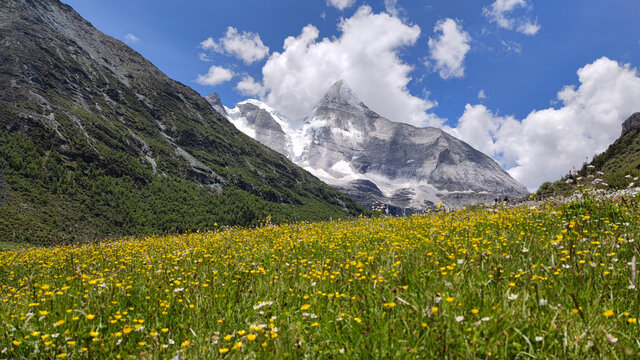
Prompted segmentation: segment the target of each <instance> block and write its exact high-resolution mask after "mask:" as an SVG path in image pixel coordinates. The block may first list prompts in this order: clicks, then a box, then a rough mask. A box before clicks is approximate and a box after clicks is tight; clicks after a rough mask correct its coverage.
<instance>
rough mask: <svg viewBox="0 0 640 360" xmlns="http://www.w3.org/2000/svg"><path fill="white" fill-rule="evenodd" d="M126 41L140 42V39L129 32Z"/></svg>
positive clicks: (129, 42)
mask: <svg viewBox="0 0 640 360" xmlns="http://www.w3.org/2000/svg"><path fill="white" fill-rule="evenodd" d="M124 41H125V42H126V43H128V44H133V43H137V42H139V41H140V39H139V38H138V37H137V36H135V35H134V34H132V33H128V34H127V35H125V36H124Z"/></svg>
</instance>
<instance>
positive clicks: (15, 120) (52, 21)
mask: <svg viewBox="0 0 640 360" xmlns="http://www.w3.org/2000/svg"><path fill="white" fill-rule="evenodd" d="M0 85H1V86H0V235H1V236H2V237H3V239H2V240H4V241H19V242H47V243H55V242H60V241H65V242H66V241H69V242H72V241H80V240H85V239H93V238H102V237H112V236H122V235H130V234H131V235H133V234H136V235H138V234H148V233H161V232H180V231H186V230H195V229H203V228H212V227H214V226H215V225H214V224H215V223H218V224H219V225H222V224H226V225H236V224H239V225H254V224H257V223H259V221H261V220H264V219H265V218H267V217H268V216H271V217H272V220H273V221H276V222H279V221H294V220H318V219H328V218H330V217H345V216H353V215H357V214H361V213H362V212H363V211H366V210H364V209H363V208H362V207H360V206H358V205H356V204H355V203H354V202H353V201H351V200H350V199H348V198H347V197H346V196H343V195H342V194H340V193H339V192H337V191H335V190H333V189H331V188H330V187H328V186H327V185H324V184H323V183H322V182H320V181H319V180H317V179H316V178H315V177H313V176H311V175H310V174H308V173H307V172H305V171H304V170H302V169H300V168H298V167H296V166H295V165H293V164H292V163H291V162H289V161H288V160H287V159H286V158H285V157H283V156H281V155H279V154H277V153H276V152H274V151H271V150H270V149H268V148H266V147H264V146H262V145H260V144H259V143H257V142H255V141H253V140H252V139H250V138H249V137H247V136H245V135H244V134H242V133H240V132H239V131H237V130H236V129H235V128H234V127H233V125H231V124H230V123H229V122H227V121H226V120H225V119H223V118H222V117H221V116H220V115H219V114H218V113H216V112H215V111H214V110H212V109H211V107H210V106H209V104H208V103H207V102H206V100H205V99H203V98H202V97H200V96H199V95H198V94H197V93H196V92H195V91H193V90H192V89H190V88H189V87H187V86H184V85H182V84H180V83H178V82H176V81H173V80H171V79H170V78H168V77H167V76H166V75H164V74H163V73H162V72H160V71H159V70H158V69H157V68H156V67H154V66H153V65H152V64H151V63H150V62H148V61H147V60H145V59H144V58H143V57H142V56H140V55H139V54H138V53H136V52H135V51H133V50H132V49H131V48H129V47H128V46H126V45H125V44H123V43H122V42H120V41H118V40H115V39H113V38H110V37H108V36H106V35H104V34H102V33H100V32H99V31H98V30H96V29H95V28H94V27H93V26H92V25H91V24H90V23H88V22H87V21H85V20H84V19H82V18H81V17H80V16H79V15H78V14H77V13H75V12H74V11H73V10H72V9H71V8H70V7H69V6H67V5H64V4H62V3H60V2H59V1H58V0H4V1H2V2H1V3H0Z"/></svg>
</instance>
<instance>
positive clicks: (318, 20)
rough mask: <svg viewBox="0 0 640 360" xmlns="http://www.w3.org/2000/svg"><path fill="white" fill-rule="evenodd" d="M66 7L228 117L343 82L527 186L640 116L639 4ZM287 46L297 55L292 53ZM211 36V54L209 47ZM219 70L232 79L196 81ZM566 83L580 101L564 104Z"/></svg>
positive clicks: (245, 2) (118, 3)
mask: <svg viewBox="0 0 640 360" xmlns="http://www.w3.org/2000/svg"><path fill="white" fill-rule="evenodd" d="M64 2H65V3H67V4H69V5H71V6H72V7H73V8H74V9H75V10H76V11H78V12H79V13H80V14H81V15H82V16H83V17H84V18H86V19H87V20H89V21H90V22H91V23H92V24H93V25H94V26H95V27H96V28H98V29H99V30H101V31H102V32H104V33H106V34H107V35H110V36H112V37H114V38H117V39H120V40H122V41H125V42H127V43H128V44H129V45H130V46H131V47H132V48H133V49H135V50H137V51H138V52H140V53H141V54H142V55H143V56H144V57H146V58H147V59H149V60H150V61H151V62H152V63H153V64H155V65H156V66H157V67H158V68H159V69H160V70H162V71H163V72H165V73H166V74H167V75H169V76H170V77H171V78H173V79H176V80H178V81H180V82H182V83H184V84H186V85H188V86H190V87H192V88H194V89H195V90H196V91H198V92H199V93H200V94H202V95H207V94H209V93H211V92H217V93H219V94H220V96H221V98H222V101H223V103H224V104H225V105H227V106H229V107H232V106H233V105H234V104H235V103H237V102H239V101H241V100H244V99H246V98H247V97H259V98H261V99H262V100H264V101H266V102H267V103H268V104H269V105H271V106H273V107H275V108H276V109H278V110H280V111H282V112H283V113H285V115H288V116H290V117H292V118H297V117H300V116H303V115H304V113H305V111H306V110H307V109H308V108H310V107H311V106H312V104H313V103H314V101H316V100H317V98H319V96H320V95H321V93H322V92H324V91H325V90H326V88H327V87H328V86H329V85H330V83H331V82H333V81H335V80H338V79H339V78H345V77H346V79H345V80H347V82H348V83H349V84H350V85H351V86H352V87H353V88H354V90H355V91H356V93H358V94H360V96H361V97H362V98H363V100H364V101H365V103H367V105H369V106H370V107H371V108H373V109H374V110H376V111H378V112H379V113H381V114H382V115H384V116H387V117H389V118H391V119H392V120H395V121H405V122H408V123H411V124H414V125H418V126H424V125H434V126H439V127H443V128H445V129H446V130H447V131H449V132H451V133H452V134H454V135H456V136H458V137H460V138H462V139H463V140H465V141H467V142H469V143H470V144H471V145H473V146H474V147H476V148H478V149H479V150H481V151H483V152H485V153H487V154H488V155H490V156H492V157H493V158H494V159H496V161H498V162H499V163H500V164H501V165H502V166H503V167H504V168H505V169H507V170H508V171H509V172H510V173H511V174H512V175H513V176H514V177H516V179H518V180H520V181H521V182H523V183H524V184H525V185H527V186H528V187H529V188H530V189H533V188H535V187H536V186H537V185H539V183H540V182H542V181H544V180H553V179H555V178H557V177H558V176H559V175H561V174H564V173H566V172H567V171H568V170H569V169H570V168H571V167H572V166H579V165H580V164H581V162H582V161H584V159H585V158H586V157H591V156H592V155H593V154H594V153H596V152H599V151H602V150H604V149H605V148H606V146H607V145H608V144H609V143H610V142H611V141H613V140H614V139H615V138H616V137H617V135H619V132H620V129H619V123H621V122H622V120H624V118H623V117H625V116H628V115H630V114H631V113H632V112H635V111H640V101H635V103H634V101H633V98H632V97H633V96H636V94H640V89H639V88H637V87H639V86H640V85H638V84H640V82H639V81H640V78H638V73H637V71H636V70H635V68H636V67H637V66H638V65H639V64H640V22H638V21H637V14H640V2H638V1H636V0H608V1H601V0H582V1H577V0H566V1H538V0H488V1H479V0H457V1H450V0H445V1H422V0H421V1H408V0H395V1H394V0H375V1H362V0H306V1H299V0H278V1H265V0H236V1H188V2H180V3H177V2H175V1H165V0H160V1H157V0H156V1H142V0H139V1H128V0H127V1H124V0H110V1H97V0H96V1H86V0H85V1H81V0H64ZM526 25H529V27H528V28H527V27H526ZM229 27H232V28H233V29H234V32H231V33H228V31H229V30H228V29H229ZM436 28H437V31H436V30H435V29H436ZM303 29H306V30H307V32H306V33H305V32H304V31H303ZM376 31H377V32H376ZM303 33H304V34H306V35H308V36H307V37H304V36H302V35H301V34H303ZM128 34H132V35H133V36H129V37H127V35H128ZM225 36H226V37H227V40H238V38H242V37H243V36H244V38H245V40H247V39H248V40H251V41H254V40H256V39H258V37H259V43H256V42H255V41H254V42H253V45H256V44H258V46H257V48H254V49H248V50H255V51H256V55H255V56H254V57H253V58H252V59H244V60H243V59H242V56H241V55H239V53H237V52H234V50H233V49H232V48H231V46H229V47H228V48H225V42H224V41H225ZM287 37H293V38H291V40H292V43H293V44H294V45H295V47H296V49H293V47H294V46H291V48H290V49H288V50H285V49H283V44H284V42H285V39H286V38H287ZM387 37H388V38H387ZM208 38H211V41H212V43H211V44H213V45H212V46H209V47H208V49H205V48H203V45H202V42H203V41H205V40H206V39H208ZM349 39H351V40H349ZM354 39H356V40H357V39H362V40H361V42H362V43H363V44H364V45H362V46H360V45H359V44H356V43H357V41H356V42H354ZM378 40H379V41H378ZM251 41H248V42H245V43H244V45H247V46H248V45H251ZM236 44H237V43H236ZM266 47H268V51H266V50H265V49H266ZM236 49H238V48H236ZM240 49H241V50H242V49H243V48H242V47H240ZM378 49H379V50H380V56H378V54H377V53H376V51H378ZM236 51H238V50H236ZM242 51H244V50H242ZM247 53H248V52H246V51H245V52H244V54H245V55H246V54H247ZM278 53H279V54H280V56H277V55H278ZM201 54H205V55H206V59H207V60H209V61H202V60H201V57H202V55H201ZM439 61H440V62H439ZM290 64H296V65H294V66H293V68H291V69H290V68H289V67H288V66H289V65H290ZM438 64H440V65H438ZM212 66H215V67H217V68H220V69H223V70H225V71H226V73H224V72H220V71H222V70H220V71H218V72H215V74H213V75H215V76H212V77H209V78H208V79H209V81H207V80H202V79H205V78H201V81H200V82H198V80H197V79H198V76H199V75H202V76H205V75H206V74H207V73H208V72H209V69H210V68H212ZM387 69H388V70H389V71H387ZM443 69H444V70H443ZM580 69H583V70H582V77H581V78H579V77H578V75H577V72H578V71H579V70H580ZM228 78H230V79H228ZM227 79H228V80H227ZM249 79H250V80H251V81H248V82H244V83H243V84H244V85H245V86H238V83H240V82H242V81H243V80H249ZM222 80H227V81H222ZM204 83H208V84H209V85H205V84H204ZM602 84H608V85H606V86H605V85H602ZM621 84H622V85H621ZM567 86H573V87H574V90H573V93H571V92H570V91H567V92H563V94H561V95H559V92H561V91H562V90H563V89H565V87H567ZM607 86H608V87H607ZM239 88H242V90H239ZM388 89H391V90H388ZM569 89H570V88H569ZM481 91H482V92H483V93H484V97H479V93H480V92H481ZM636 91H638V92H639V93H636ZM603 94H604V95H603ZM612 94H613V95H612ZM603 98H607V99H605V100H602V99H603ZM628 98H629V99H628ZM635 98H636V99H640V97H635ZM603 109H604V110H603ZM599 111H600V112H601V113H599ZM585 116H586V117H589V119H586V120H585ZM540 126H548V127H549V128H550V132H549V133H544V132H542V133H541V132H540V131H538V130H536V128H537V127H540ZM571 127H575V129H573V130H567V128H571ZM563 129H564V130H567V132H566V133H558V132H559V131H560V130H562V131H564V130H563ZM573 137H576V139H575V140H571V141H568V142H567V141H566V139H567V138H571V139H573ZM559 152H561V153H562V154H563V155H559V154H558V153H559ZM565 153H566V154H565ZM535 162H538V163H544V164H545V166H543V167H542V168H541V166H540V165H539V164H538V165H536V164H535Z"/></svg>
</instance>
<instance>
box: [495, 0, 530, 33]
mask: <svg viewBox="0 0 640 360" xmlns="http://www.w3.org/2000/svg"><path fill="white" fill-rule="evenodd" d="M518 8H524V9H527V8H530V5H529V4H527V1H526V0H495V1H494V2H493V3H492V4H491V5H490V6H489V7H486V8H484V9H483V13H484V15H485V16H486V17H488V18H489V20H490V21H491V22H494V23H496V24H497V25H498V26H499V27H501V28H503V29H507V30H512V29H514V28H515V30H516V31H518V32H521V33H523V34H525V35H530V36H532V35H535V34H537V33H538V31H540V28H541V27H540V25H539V24H538V23H537V22H534V21H532V20H531V19H529V18H528V17H513V13H514V12H515V10H516V9H518Z"/></svg>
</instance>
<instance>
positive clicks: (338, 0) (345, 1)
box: [327, 0, 356, 11]
mask: <svg viewBox="0 0 640 360" xmlns="http://www.w3.org/2000/svg"><path fill="white" fill-rule="evenodd" d="M355 3H356V0H327V5H329V6H333V7H334V8H336V9H338V10H340V11H342V10H344V9H346V8H348V7H351V6H353V4H355Z"/></svg>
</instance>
